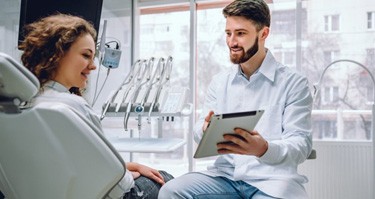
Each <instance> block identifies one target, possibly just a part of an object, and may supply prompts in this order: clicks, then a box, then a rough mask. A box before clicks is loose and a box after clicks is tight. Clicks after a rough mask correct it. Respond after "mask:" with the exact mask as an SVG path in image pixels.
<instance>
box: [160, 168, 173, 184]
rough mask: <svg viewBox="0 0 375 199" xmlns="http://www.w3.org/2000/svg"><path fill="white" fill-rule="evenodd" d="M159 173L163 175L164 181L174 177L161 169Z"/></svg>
mask: <svg viewBox="0 0 375 199" xmlns="http://www.w3.org/2000/svg"><path fill="white" fill-rule="evenodd" d="M159 173H160V174H161V175H162V176H163V178H164V182H168V181H170V180H172V179H173V178H174V177H173V176H172V175H171V174H169V173H168V172H166V171H163V170H160V171H159Z"/></svg>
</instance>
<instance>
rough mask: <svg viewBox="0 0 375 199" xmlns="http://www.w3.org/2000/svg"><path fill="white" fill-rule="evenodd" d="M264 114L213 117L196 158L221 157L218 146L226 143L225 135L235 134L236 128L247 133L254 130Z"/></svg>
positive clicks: (258, 112)
mask: <svg viewBox="0 0 375 199" xmlns="http://www.w3.org/2000/svg"><path fill="white" fill-rule="evenodd" d="M263 112H264V110H256V111H247V112H236V113H224V114H218V115H213V116H212V117H211V120H210V123H209V125H208V127H207V129H206V131H205V132H204V133H203V137H202V139H201V141H200V143H199V145H198V148H197V150H196V152H195V154H194V158H203V157H209V156H215V155H219V154H218V152H217V147H216V144H217V143H219V142H225V140H224V138H223V135H224V134H231V133H233V130H234V129H235V128H241V129H244V130H247V131H252V130H254V128H255V126H256V124H257V123H258V121H259V119H260V118H261V116H262V115H263Z"/></svg>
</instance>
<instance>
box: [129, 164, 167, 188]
mask: <svg viewBox="0 0 375 199" xmlns="http://www.w3.org/2000/svg"><path fill="white" fill-rule="evenodd" d="M126 168H127V169H128V170H129V171H130V172H132V175H133V178H134V179H136V178H138V177H139V176H141V175H143V176H145V177H147V178H150V179H152V180H154V181H156V182H157V183H159V184H161V185H164V184H165V182H164V178H163V176H162V175H161V174H160V173H159V171H158V170H156V169H153V168H150V167H148V166H145V165H142V164H138V163H135V162H128V163H126Z"/></svg>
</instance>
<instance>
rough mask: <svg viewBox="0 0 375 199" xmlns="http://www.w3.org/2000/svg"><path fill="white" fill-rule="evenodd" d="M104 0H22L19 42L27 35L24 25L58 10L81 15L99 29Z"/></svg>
mask: <svg viewBox="0 0 375 199" xmlns="http://www.w3.org/2000/svg"><path fill="white" fill-rule="evenodd" d="M102 5H103V0H22V1H21V12H20V23H19V32H18V44H20V42H22V41H23V39H24V36H25V30H24V26H25V25H27V24H29V23H32V22H34V21H36V20H38V19H40V18H42V17H46V16H48V15H51V14H55V13H57V12H60V13H64V14H71V15H76V16H80V17H82V18H84V19H86V20H87V21H90V22H91V23H92V24H93V25H94V27H95V29H96V31H97V32H98V31H99V26H100V16H101V12H102Z"/></svg>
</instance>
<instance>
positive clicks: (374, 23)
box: [367, 11, 375, 30]
mask: <svg viewBox="0 0 375 199" xmlns="http://www.w3.org/2000/svg"><path fill="white" fill-rule="evenodd" d="M367 29H368V30H375V11H372V12H367Z"/></svg>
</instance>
